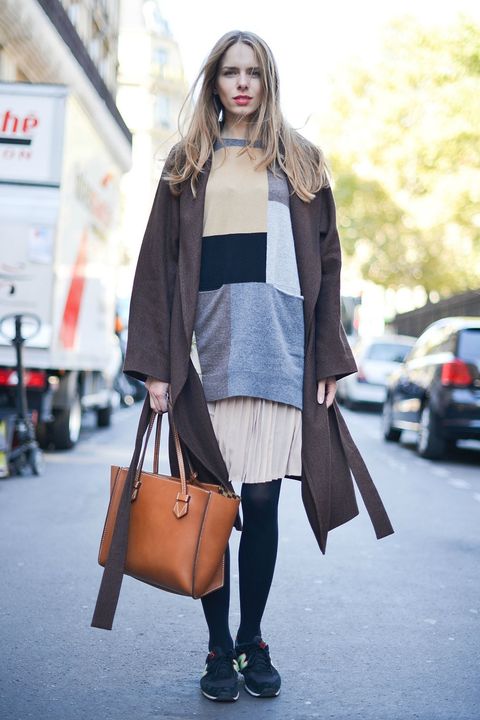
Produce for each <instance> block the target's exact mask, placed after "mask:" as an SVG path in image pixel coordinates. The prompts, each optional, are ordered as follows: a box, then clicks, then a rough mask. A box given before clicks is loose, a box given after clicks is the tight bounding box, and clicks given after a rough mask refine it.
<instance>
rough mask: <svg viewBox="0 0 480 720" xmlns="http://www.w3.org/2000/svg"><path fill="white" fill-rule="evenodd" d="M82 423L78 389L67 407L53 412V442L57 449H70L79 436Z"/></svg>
mask: <svg viewBox="0 0 480 720" xmlns="http://www.w3.org/2000/svg"><path fill="white" fill-rule="evenodd" d="M81 425H82V405H81V401H80V395H79V393H78V390H77V391H76V392H75V394H74V396H73V397H72V399H71V402H70V405H69V407H66V408H62V409H61V410H59V411H57V412H56V413H55V420H54V421H53V443H54V445H55V447H56V449H57V450H70V448H72V447H73V446H74V445H75V444H76V443H77V440H78V438H79V436H80V428H81Z"/></svg>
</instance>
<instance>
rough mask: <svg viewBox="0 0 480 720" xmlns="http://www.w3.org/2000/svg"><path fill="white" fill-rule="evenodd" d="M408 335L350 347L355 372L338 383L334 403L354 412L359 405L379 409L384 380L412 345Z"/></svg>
mask: <svg viewBox="0 0 480 720" xmlns="http://www.w3.org/2000/svg"><path fill="white" fill-rule="evenodd" d="M415 340H416V338H414V337H410V336H409V335H382V336H381V337H373V338H366V339H361V340H359V341H358V342H357V343H356V344H355V345H354V346H353V348H352V349H353V354H354V356H355V360H356V362H357V367H358V372H356V373H354V374H353V375H349V376H348V377H346V378H342V379H341V380H339V381H338V389H337V400H338V402H343V403H345V405H346V406H347V407H348V408H350V409H354V408H355V406H356V405H358V404H360V403H362V404H363V403H371V404H375V405H381V404H382V403H383V401H384V400H385V394H386V393H385V391H386V387H387V384H388V378H389V377H390V375H391V374H392V372H393V371H394V370H396V369H397V368H398V366H399V364H400V363H402V362H403V361H404V359H405V357H406V355H407V354H408V352H409V351H410V348H411V347H412V346H413V344H414V343H415Z"/></svg>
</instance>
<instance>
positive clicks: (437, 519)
mask: <svg viewBox="0 0 480 720" xmlns="http://www.w3.org/2000/svg"><path fill="white" fill-rule="evenodd" d="M138 412H139V408H138V407H136V408H131V409H128V410H122V411H120V412H118V413H117V414H116V416H115V422H114V427H112V428H111V429H106V430H102V431H98V432H95V433H94V432H93V431H92V430H89V429H88V428H87V429H86V430H85V431H84V432H83V433H82V439H81V442H80V443H79V444H78V446H77V449H76V450H75V451H73V452H69V453H57V454H48V456H47V472H46V474H45V475H44V476H43V477H42V478H32V477H23V478H14V479H8V480H4V481H2V482H1V483H0V548H1V550H0V552H1V558H2V582H1V586H0V603H1V604H0V623H1V625H0V632H1V637H0V643H1V653H0V654H1V662H2V668H1V673H0V717H1V718H2V720H3V718H5V720H7V719H8V720H24V719H25V718H34V719H35V720H97V719H100V718H108V720H127V719H128V720H132V719H134V720H143V719H144V718H145V719H147V718H165V719H166V720H173V719H174V718H182V720H186V719H188V718H200V719H203V718H217V717H218V718H224V717H225V718H226V717H228V718H240V717H245V713H248V712H252V713H255V715H254V717H259V718H275V720H277V719H278V720H290V719H291V720H304V719H305V720H307V719H308V720H310V719H311V718H322V719H324V718H335V720H340V719H341V720H343V719H344V718H345V719H347V718H348V719H349V720H360V719H361V720H370V719H371V720H380V719H381V720H409V719H410V718H412V719H413V718H418V719H421V720H478V718H479V717H480V689H479V688H480V683H479V676H478V668H479V659H480V658H479V655H480V650H479V638H480V633H479V624H480V587H479V577H480V573H479V569H480V567H479V566H480V561H479V559H480V523H479V519H480V473H479V472H478V465H479V460H480V451H479V449H478V448H475V447H472V449H462V450H461V451H459V452H458V453H457V454H456V456H455V457H454V458H452V459H451V461H449V462H446V463H441V464H439V463H434V462H430V461H427V460H422V459H419V458H418V457H417V456H416V455H415V453H414V451H413V449H412V447H411V446H409V445H408V437H407V438H406V440H407V444H402V445H386V444H384V443H383V442H382V441H381V438H380V432H379V418H378V416H377V415H375V414H371V413H351V412H349V411H344V412H345V416H346V418H347V422H348V424H349V426H350V428H351V431H352V434H353V435H354V437H355V438H356V440H357V442H358V444H359V446H360V448H361V450H362V452H363V454H364V456H365V458H366V460H367V462H368V465H369V467H370V469H371V471H372V474H373V475H374V478H375V481H376V483H377V486H378V488H379V490H380V492H381V494H382V497H383V499H384V501H385V504H386V506H387V508H388V510H389V513H390V516H391V519H392V522H393V525H394V527H395V529H396V533H395V534H394V535H393V536H390V537H389V538H385V539H383V540H381V541H378V540H376V538H375V535H374V533H373V529H372V527H371V525H370V522H369V520H368V517H367V515H366V512H365V510H364V508H363V506H362V509H361V514H360V516H359V517H358V518H356V519H355V520H353V521H352V522H350V523H348V524H347V525H345V526H343V527H340V528H338V529H336V530H334V531H333V532H332V533H331V534H330V536H329V541H328V547H327V554H326V556H322V555H321V553H320V551H319V550H318V549H317V546H316V544H315V541H314V538H313V534H312V533H311V530H310V528H309V526H308V524H307V521H306V518H305V515H304V512H303V509H302V505H301V499H300V488H299V485H298V483H297V482H295V481H293V480H286V481H284V484H283V488H282V497H281V521H280V522H281V528H280V532H281V541H280V550H279V559H278V564H277V570H276V574H275V578H274V584H273V588H272V594H271V597H270V601H269V605H268V607H267V612H266V616H265V618H264V623H263V632H264V637H265V638H266V640H267V641H268V642H269V643H270V647H271V651H272V658H273V660H274V662H275V663H276V664H277V666H278V667H279V669H280V671H281V673H282V677H283V688H282V693H281V695H280V696H279V697H278V698H277V699H274V700H256V699H255V698H251V697H250V696H248V695H247V694H246V693H244V692H243V691H242V693H241V696H240V700H239V701H238V702H237V703H236V704H234V705H227V706H217V705H214V704H213V703H211V702H209V701H208V700H206V699H204V698H203V697H202V696H201V695H200V693H199V690H198V677H199V674H200V671H201V669H202V667H203V663H204V659H205V654H206V641H207V635H206V629H205V627H204V620H203V615H202V610H201V605H200V603H199V602H198V601H194V600H191V599H189V598H181V597H176V596H173V595H169V594H168V593H163V592H161V591H157V590H155V589H153V588H150V587H147V586H145V585H142V584H141V583H138V582H136V581H134V580H132V579H130V578H126V579H125V581H124V586H123V590H122V595H121V598H120V603H119V609H118V612H117V616H116V620H115V624H114V629H113V631H112V632H106V631H101V630H96V629H92V628H90V619H91V615H92V610H93V605H94V601H95V597H96V591H97V588H98V584H99V581H100V576H101V570H100V568H99V567H98V566H97V565H96V553H97V546H98V540H99V536H100V532H101V529H102V526H103V517H104V512H105V508H106V503H107V492H108V467H109V465H110V463H119V462H122V463H127V462H128V460H129V456H130V452H131V443H132V437H133V433H134V427H135V424H136V419H137V416H138ZM162 460H163V463H164V464H163V467H164V468H165V469H166V465H165V457H164V451H163V456H162ZM238 535H239V534H238V533H236V532H235V534H234V538H233V540H232V546H233V550H234V552H235V551H236V548H237V546H238ZM233 573H234V575H235V574H236V569H235V567H234V569H233ZM233 583H234V588H235V589H236V577H235V578H234V580H233ZM238 619H239V614H238V600H237V593H236V592H234V597H233V603H232V612H231V620H232V631H233V632H235V630H236V626H237V623H238Z"/></svg>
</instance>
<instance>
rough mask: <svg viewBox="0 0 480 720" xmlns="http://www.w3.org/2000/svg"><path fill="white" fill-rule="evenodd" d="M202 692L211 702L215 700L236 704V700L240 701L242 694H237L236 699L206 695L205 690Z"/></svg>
mask: <svg viewBox="0 0 480 720" xmlns="http://www.w3.org/2000/svg"><path fill="white" fill-rule="evenodd" d="M200 689H201V688H200ZM201 692H202V695H205V697H206V698H208V699H209V700H214V701H217V702H235V700H238V698H239V697H240V692H237V694H236V696H235V697H221V696H220V697H215V695H209V694H208V693H206V692H205V690H201Z"/></svg>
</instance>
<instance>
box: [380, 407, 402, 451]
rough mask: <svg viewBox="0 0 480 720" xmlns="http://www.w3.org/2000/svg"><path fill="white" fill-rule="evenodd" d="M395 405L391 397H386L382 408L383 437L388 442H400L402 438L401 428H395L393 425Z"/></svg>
mask: <svg viewBox="0 0 480 720" xmlns="http://www.w3.org/2000/svg"><path fill="white" fill-rule="evenodd" d="M392 423H393V407H392V401H391V399H390V398H386V399H385V402H384V403H383V408H382V430H383V439H384V440H386V441H387V442H398V441H399V440H400V435H401V434H402V431H401V430H398V428H394V427H393V425H392Z"/></svg>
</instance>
